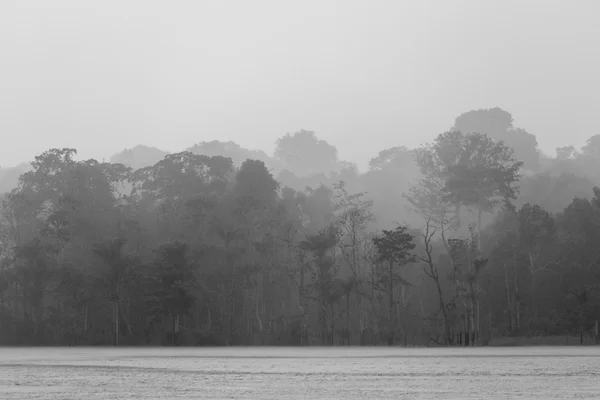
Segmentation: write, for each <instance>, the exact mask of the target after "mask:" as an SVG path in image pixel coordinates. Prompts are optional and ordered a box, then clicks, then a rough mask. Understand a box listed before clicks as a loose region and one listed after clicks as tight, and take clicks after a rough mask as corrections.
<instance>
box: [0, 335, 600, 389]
mask: <svg viewBox="0 0 600 400" xmlns="http://www.w3.org/2000/svg"><path fill="white" fill-rule="evenodd" d="M0 399H3V400H4V399H6V400H8V399H44V400H46V399H52V400H58V399H61V400H62V399H84V400H93V399H119V400H121V399H145V400H149V399H161V400H163V399H209V400H219V399H251V400H259V399H273V400H285V399H343V400H354V399H411V400H413V399H456V400H459V399H460V400H465V399H477V400H484V399H485V400H494V399H540V400H541V399H543V400H550V399H561V400H565V399H600V348H597V347H580V348H574V347H530V348H527V347H518V348H466V349H465V348H452V349H431V348H430V349H404V348H393V349H389V348H384V347H379V348H323V349H320V348H273V347H255V348H189V349H188V348H175V349H135V348H123V349H122V348H119V349H105V348H0Z"/></svg>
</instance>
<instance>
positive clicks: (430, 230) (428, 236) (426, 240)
mask: <svg viewBox="0 0 600 400" xmlns="http://www.w3.org/2000/svg"><path fill="white" fill-rule="evenodd" d="M431 222H432V221H431V220H427V223H426V225H425V232H424V233H423V234H422V235H421V237H422V238H423V244H424V245H425V257H423V256H419V259H420V260H421V261H422V262H424V263H425V264H427V268H424V269H423V271H424V272H425V275H427V276H428V277H429V278H430V279H431V280H433V282H434V283H435V287H436V289H437V297H438V301H439V306H440V309H439V312H441V313H442V317H443V318H444V344H452V333H451V331H450V320H449V318H448V310H447V304H446V303H445V301H444V293H443V290H442V284H441V280H440V273H439V270H438V267H437V266H436V265H435V263H434V261H433V244H432V240H433V237H434V236H435V234H436V229H435V228H434V227H433V226H432V223H431ZM443 240H444V239H443Z"/></svg>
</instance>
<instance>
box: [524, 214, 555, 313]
mask: <svg viewBox="0 0 600 400" xmlns="http://www.w3.org/2000/svg"><path fill="white" fill-rule="evenodd" d="M518 219H519V240H520V242H521V244H522V246H524V249H525V254H526V255H527V260H528V268H529V273H530V275H531V297H532V301H531V306H532V310H533V316H534V317H535V316H536V315H537V298H536V295H535V294H536V276H537V275H538V274H539V273H540V272H542V271H544V270H547V269H548V267H549V266H550V265H553V264H554V265H556V264H557V263H560V261H558V260H556V257H555V256H554V254H552V253H553V251H551V249H552V248H553V237H554V234H555V223H554V218H552V216H551V215H550V213H548V212H547V211H546V210H544V209H542V208H541V207H540V206H538V205H531V204H529V203H527V204H525V205H524V206H523V207H521V209H520V210H519V213H518Z"/></svg>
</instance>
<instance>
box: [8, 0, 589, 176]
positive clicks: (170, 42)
mask: <svg viewBox="0 0 600 400" xmlns="http://www.w3.org/2000/svg"><path fill="white" fill-rule="evenodd" d="M599 15H600V1H597V0H574V1H566V0H564V1H552V0H521V1H508V0H498V1H491V0H490V1H485V0H472V1H458V0H454V1H453V0H439V1H425V0H414V1H401V0H390V1H383V0H364V1H351V0H340V1H329V0H314V1H312V0H302V1H296V0H294V1H287V0H272V1H267V0H240V1H228V0H215V1H207V0H190V1H183V0H162V1H150V0H139V1H133V0H130V1H126V0H73V1H66V0H39V1H29V0H0V72H1V73H0V139H1V140H0V165H3V166H7V165H11V164H16V163H19V162H21V161H28V160H30V159H32V158H33V157H34V156H35V155H37V154H39V153H41V152H43V151H44V150H46V149H48V148H50V147H74V148H77V149H79V154H80V156H81V157H84V158H90V157H94V158H97V159H102V158H103V157H106V158H108V157H109V156H110V155H111V154H113V153H115V152H118V151H120V150H122V149H124V148H128V147H133V146H135V145H137V144H146V145H150V146H156V147H159V148H162V149H165V150H169V151H177V150H180V149H183V148H185V147H187V146H189V145H191V144H193V143H195V142H198V141H203V140H213V139H218V140H233V141H236V142H238V143H239V144H241V145H243V146H245V147H250V148H262V149H264V150H266V151H267V152H269V153H271V152H272V150H273V147H274V141H275V139H276V138H277V137H279V136H281V135H282V134H284V133H286V132H294V131H297V130H300V129H308V130H314V131H316V132H317V135H318V136H320V137H321V138H324V139H326V140H327V141H329V142H330V143H332V144H334V145H335V146H337V148H338V149H339V151H340V156H341V158H344V159H348V160H352V161H355V162H357V163H358V164H359V165H360V166H361V167H364V166H365V165H366V162H367V160H368V159H369V158H371V157H373V156H374V155H376V154H377V152H378V151H380V150H382V149H384V148H387V147H391V146H397V145H405V146H409V147H413V146H417V145H419V144H421V143H423V142H425V141H429V140H431V139H432V138H434V137H435V135H437V134H438V133H441V132H442V131H444V130H446V129H447V128H449V127H450V126H451V125H452V124H453V121H454V118H455V117H456V116H458V115H459V114H461V113H462V112H465V111H469V110H471V109H478V108H489V107H494V106H499V107H501V108H503V109H505V110H507V111H509V112H511V113H512V115H513V117H514V119H515V124H516V125H518V126H520V127H523V128H525V129H527V130H528V131H529V132H531V133H533V134H535V135H536V136H537V138H538V141H539V142H540V145H541V148H542V149H543V150H544V151H546V152H553V151H554V149H555V148H556V147H557V146H562V145H566V144H574V145H576V146H581V145H582V144H583V143H584V142H585V140H586V139H587V138H588V137H589V136H591V135H593V134H597V133H600V126H599V125H600V124H599V122H598V116H599V115H600V78H599V76H600V51H599V49H600V20H599Z"/></svg>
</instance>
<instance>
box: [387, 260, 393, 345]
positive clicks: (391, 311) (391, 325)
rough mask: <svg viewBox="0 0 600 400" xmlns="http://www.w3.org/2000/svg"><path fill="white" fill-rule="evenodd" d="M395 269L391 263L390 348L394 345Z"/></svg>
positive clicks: (389, 299)
mask: <svg viewBox="0 0 600 400" xmlns="http://www.w3.org/2000/svg"><path fill="white" fill-rule="evenodd" d="M393 278H394V269H393V265H392V263H390V286H389V298H388V301H389V303H388V315H389V317H388V321H389V327H388V346H393V345H394V318H393V316H394V279H393Z"/></svg>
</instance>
